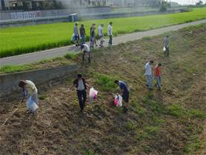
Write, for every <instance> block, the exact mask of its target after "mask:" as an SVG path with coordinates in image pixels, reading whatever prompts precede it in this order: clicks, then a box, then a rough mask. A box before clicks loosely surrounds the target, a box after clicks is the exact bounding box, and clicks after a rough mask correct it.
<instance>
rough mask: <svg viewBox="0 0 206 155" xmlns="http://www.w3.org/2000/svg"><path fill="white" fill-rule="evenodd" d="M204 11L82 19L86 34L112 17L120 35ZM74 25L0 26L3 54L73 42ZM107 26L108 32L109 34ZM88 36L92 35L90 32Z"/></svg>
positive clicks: (201, 14) (0, 52)
mask: <svg viewBox="0 0 206 155" xmlns="http://www.w3.org/2000/svg"><path fill="white" fill-rule="evenodd" d="M205 12H206V8H205V7H204V8H196V9H193V10H192V11H191V12H184V13H175V14H164V15H150V16H142V17H130V18H113V19H101V20H90V21H82V22H81V23H84V25H85V28H86V31H87V34H89V33H88V32H89V28H90V26H91V25H92V23H96V24H97V25H100V24H105V25H108V23H109V22H110V21H113V23H114V25H113V27H114V35H119V34H125V33H131V32H137V31H145V30H149V29H155V28H159V27H164V26H169V25H174V24H180V23H185V22H188V21H194V20H200V19H204V18H206V14H205ZM81 23H79V25H80V24H81ZM73 26H74V24H73V23H56V24H43V25H35V26H24V27H13V28H2V29H0V40H1V41H0V57H6V56H11V55H18V54H22V53H29V52H35V51H39V50H45V49H49V48H53V47H60V46H65V45H69V44H72V42H71V36H72V34H73V32H72V30H73ZM106 29H107V28H106V27H105V28H104V33H105V35H106V34H107V33H106ZM88 38H89V36H87V39H88Z"/></svg>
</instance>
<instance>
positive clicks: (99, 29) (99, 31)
mask: <svg viewBox="0 0 206 155" xmlns="http://www.w3.org/2000/svg"><path fill="white" fill-rule="evenodd" d="M103 28H104V24H101V25H100V26H99V27H98V39H99V46H100V47H103V46H104V45H103V44H104V34H103Z"/></svg>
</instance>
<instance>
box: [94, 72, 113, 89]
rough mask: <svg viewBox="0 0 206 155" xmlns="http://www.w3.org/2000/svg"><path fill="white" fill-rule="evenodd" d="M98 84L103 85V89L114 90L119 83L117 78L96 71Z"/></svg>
mask: <svg viewBox="0 0 206 155" xmlns="http://www.w3.org/2000/svg"><path fill="white" fill-rule="evenodd" d="M95 79H96V84H97V85H99V86H101V88H102V90H103V91H114V90H115V88H117V85H116V84H115V83H114V81H115V78H114V77H111V76H109V75H105V74H99V73H95Z"/></svg>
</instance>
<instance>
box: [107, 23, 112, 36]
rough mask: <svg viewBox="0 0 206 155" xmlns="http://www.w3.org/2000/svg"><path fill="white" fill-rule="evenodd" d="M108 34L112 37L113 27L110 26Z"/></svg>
mask: <svg viewBox="0 0 206 155" xmlns="http://www.w3.org/2000/svg"><path fill="white" fill-rule="evenodd" d="M107 34H108V36H112V25H108V31H107Z"/></svg>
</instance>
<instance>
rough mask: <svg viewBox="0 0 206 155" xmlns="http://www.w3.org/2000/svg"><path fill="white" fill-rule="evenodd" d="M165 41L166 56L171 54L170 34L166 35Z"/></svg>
mask: <svg viewBox="0 0 206 155" xmlns="http://www.w3.org/2000/svg"><path fill="white" fill-rule="evenodd" d="M163 43H164V47H165V51H164V54H165V56H169V36H166V37H165V38H164V41H163Z"/></svg>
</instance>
